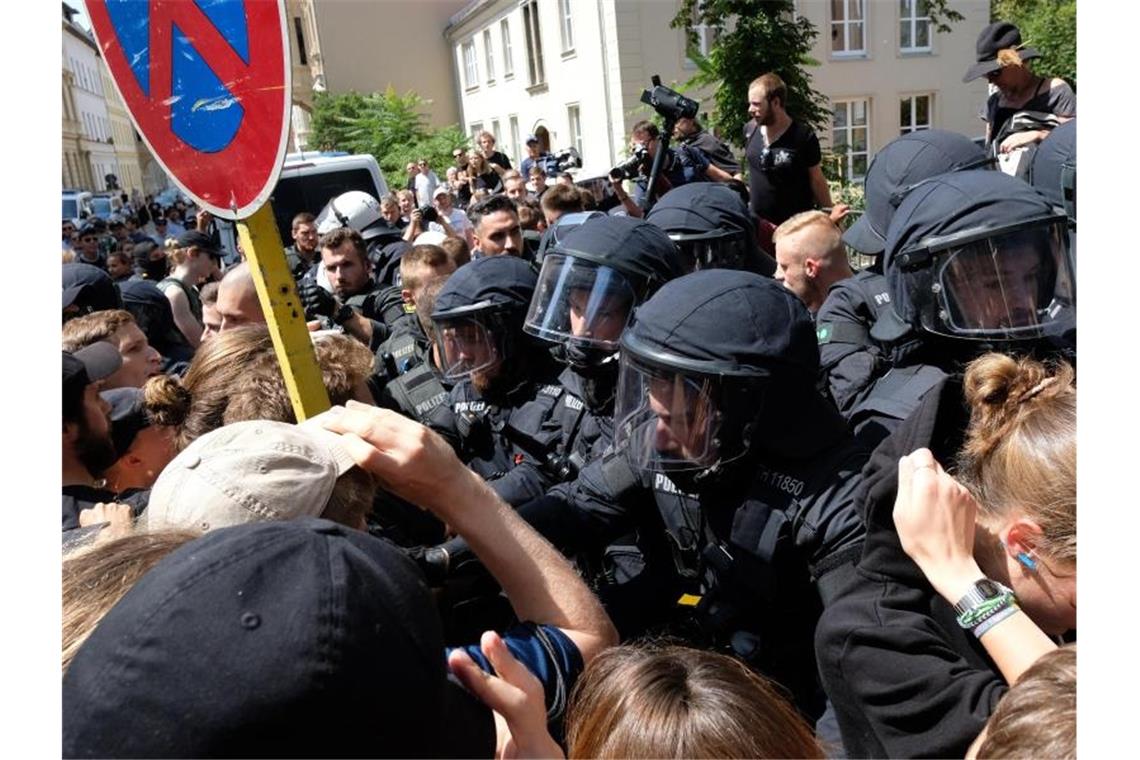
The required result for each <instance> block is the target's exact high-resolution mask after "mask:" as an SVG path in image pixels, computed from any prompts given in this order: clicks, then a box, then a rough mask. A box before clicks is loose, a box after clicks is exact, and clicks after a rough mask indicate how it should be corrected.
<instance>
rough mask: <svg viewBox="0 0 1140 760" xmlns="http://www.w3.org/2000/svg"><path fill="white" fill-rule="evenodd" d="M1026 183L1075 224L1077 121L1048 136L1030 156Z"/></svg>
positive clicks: (1067, 122)
mask: <svg viewBox="0 0 1140 760" xmlns="http://www.w3.org/2000/svg"><path fill="white" fill-rule="evenodd" d="M1029 183H1030V184H1031V185H1033V186H1034V187H1035V188H1037V192H1039V193H1041V194H1042V195H1044V196H1045V197H1046V198H1047V199H1048V200H1049V202H1050V203H1052V204H1053V205H1054V206H1056V207H1058V208H1062V209H1064V210H1065V214H1067V215H1068V217H1069V221H1070V222H1071V223H1072V225H1073V226H1074V227H1075V226H1076V224H1077V120H1076V119H1075V118H1073V119H1070V120H1069V121H1066V122H1065V123H1064V124H1062V125H1061V126H1059V127H1057V128H1056V129H1054V130H1052V131H1051V132H1049V136H1048V137H1046V138H1045V139H1044V140H1042V141H1041V144H1040V145H1038V146H1037V150H1036V151H1035V152H1034V154H1033V163H1032V164H1031V165H1030V169H1029Z"/></svg>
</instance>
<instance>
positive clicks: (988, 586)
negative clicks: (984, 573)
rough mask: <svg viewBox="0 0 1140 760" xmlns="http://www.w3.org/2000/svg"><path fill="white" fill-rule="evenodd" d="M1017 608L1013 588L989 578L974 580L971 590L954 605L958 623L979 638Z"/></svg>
mask: <svg viewBox="0 0 1140 760" xmlns="http://www.w3.org/2000/svg"><path fill="white" fill-rule="evenodd" d="M1017 610H1018V606H1017V597H1015V596H1014V595H1013V590H1012V589H1010V588H1009V587H1007V586H1003V585H1002V584H1000V583H998V582H997V581H994V580H990V579H989V578H981V579H979V580H977V581H974V585H973V586H972V587H971V588H970V590H969V591H967V592H966V594H965V595H964V596H963V597H962V598H961V599H959V600H958V603H957V604H955V605H954V612H955V613H956V614H957V616H958V625H960V626H962V627H963V628H965V629H966V630H968V631H971V632H973V634H974V635H975V636H977V637H978V638H981V636H982V634H983V633H985V632H986V631H988V630H989V629H990V628H993V627H994V626H995V625H997V624H998V623H1000V622H1001V621H1002V620H1005V619H1006V618H1007V617H1009V616H1010V615H1012V614H1013V613H1015V612H1017Z"/></svg>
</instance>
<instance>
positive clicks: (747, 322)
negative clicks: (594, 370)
mask: <svg viewBox="0 0 1140 760" xmlns="http://www.w3.org/2000/svg"><path fill="white" fill-rule="evenodd" d="M635 349H636V351H637V352H638V355H641V352H648V353H646V354H645V355H648V354H649V353H653V354H657V355H660V356H671V357H673V360H674V361H676V362H677V366H685V364H686V363H689V362H694V363H695V364H693V365H692V366H698V365H699V364H700V363H701V362H709V365H708V366H713V365H718V366H727V365H728V364H733V365H734V367H735V368H736V370H740V371H743V370H741V368H742V367H745V366H747V368H748V370H749V371H753V372H755V373H757V374H756V375H755V377H759V376H760V375H762V374H764V373H770V375H771V377H770V378H769V385H768V387H767V390H766V391H765V392H766V393H767V394H768V396H767V397H766V398H765V399H764V401H765V402H766V403H762V404H756V402H757V400H758V397H757V396H755V395H753V396H738V397H737V398H738V401H737V402H736V403H743V401H744V400H748V401H751V402H752V403H753V404H756V406H752V407H747V408H735V407H734V408H733V409H731V410H730V409H727V408H726V409H719V408H718V410H717V414H718V415H719V416H718V418H719V419H723V420H724V421H725V424H726V425H735V426H738V429H739V430H745V429H747V430H750V431H751V432H749V433H740V437H741V440H742V441H746V442H747V443H742V444H741V445H742V446H746V448H745V449H744V451H743V454H742V456H741V457H740V458H739V459H736V460H734V461H729V462H727V463H723V462H719V461H718V463H716V464H714V465H711V466H710V467H708V468H706V469H704V470H701V471H699V472H695V473H694V472H692V471H689V472H662V471H657V472H650V471H647V470H640V469H636V468H635V467H634V465H633V464H632V463H631V461H630V458H629V446H628V444H623V443H621V442H617V443H615V446H616V448H617V449H618V450H617V451H612V452H610V453H608V454H607V455H606V456H604V457H603V458H602V459H600V460H595V461H594V462H592V463H590V464H588V465H587V466H586V467H585V468H584V469H583V470H582V472H581V473H580V475H579V477H578V479H577V480H576V481H574V482H573V483H572V484H569V485H568V486H567V487H564V488H562V489H556V492H555V493H553V494H551V495H550V496H548V497H546V498H545V499H542V500H539V501H536V502H534V503H532V504H528V505H526V506H525V507H524V508H523V509H522V510H520V514H522V515H523V516H524V517H525V518H526V519H527V520H528V521H530V522H531V523H532V524H534V525H535V527H536V528H538V529H539V530H540V532H542V533H544V534H545V535H546V536H547V537H548V538H550V539H551V540H552V541H553V542H554V543H556V544H557V545H559V546H562V547H566V548H570V549H576V548H579V547H583V546H586V545H589V544H591V543H592V544H594V545H595V546H600V545H604V544H605V543H606V542H608V541H611V540H613V539H614V538H616V537H617V536H619V535H622V534H624V533H628V532H629V531H630V530H631V529H635V528H636V529H637V530H638V533H639V536H640V537H642V538H643V539H646V540H645V541H644V542H643V544H642V547H643V549H645V550H646V556H645V561H646V563H647V565H658V563H661V562H662V561H664V562H666V563H667V564H668V567H666V568H661V567H660V566H656V567H654V568H653V570H654V573H653V574H654V577H655V578H656V579H660V578H663V577H666V576H671V577H672V580H673V585H672V587H671V588H670V589H668V591H670V592H671V593H670V596H671V598H672V600H673V602H674V603H675V606H674V607H673V609H672V611H671V613H672V616H673V617H674V618H675V619H677V620H680V621H683V623H682V629H681V630H684V631H686V635H687V636H688V638H689V639H690V640H691V641H692V642H693V643H695V644H698V645H702V646H717V647H722V648H727V649H730V650H731V651H733V652H734V653H735V654H737V655H738V656H740V657H741V658H742V659H744V660H746V661H748V662H749V663H750V664H751V665H752V666H753V667H756V668H758V669H760V670H762V671H763V672H766V673H768V674H769V675H771V676H772V677H774V678H775V679H776V680H778V681H780V682H781V683H782V684H783V685H784V686H786V687H787V688H788V689H789V690H790V691H791V692H792V694H793V695H794V697H795V699H796V702H797V704H798V706H799V707H800V708H801V710H803V711H804V712H805V713H806V714H808V715H811V716H813V717H814V716H818V715H819V714H820V712H821V711H822V708H823V703H822V695H821V693H820V692H819V689H818V684H817V683H816V678H815V665H814V656H813V653H812V651H811V646H810V645H808V644H807V643H806V642H807V640H808V639H810V637H811V634H812V630H813V628H814V625H815V620H816V618H817V617H818V615H819V611H820V609H821V606H822V604H823V603H826V602H829V601H830V600H831V598H832V597H833V596H834V595H835V594H836V593H837V589H839V588H841V586H842V585H843V581H844V579H845V578H846V577H847V575H848V574H849V573H848V571H849V570H850V567H851V562H852V561H853V560H854V559H855V558H856V557H857V556H858V552H859V551H860V549H861V545H862V538H863V525H862V522H861V520H860V518H859V515H858V514H857V512H856V508H855V504H856V493H857V490H858V488H859V484H860V469H861V468H862V466H863V464H864V462H865V460H866V456H867V455H866V452H865V451H864V450H863V449H861V448H860V447H859V446H858V445H856V443H855V441H854V440H853V438H852V436H851V434H850V432H849V431H848V430H847V427H846V425H845V424H844V422H843V420H842V418H840V417H839V416H838V415H837V414H836V413H835V412H834V410H833V409H832V408H831V407H830V405H828V404H827V403H826V402H825V401H824V400H823V399H822V398H820V397H819V395H818V394H817V393H816V392H815V390H814V387H813V382H812V378H813V377H814V374H815V372H816V370H817V368H818V349H817V348H816V343H815V340H814V330H813V328H812V322H811V317H810V316H809V315H808V313H807V310H806V309H805V308H804V307H803V304H802V303H801V302H800V301H799V300H798V299H796V298H795V296H794V295H793V294H791V293H790V292H789V291H787V290H785V289H783V288H782V287H781V286H780V285H779V284H778V283H776V282H774V281H772V280H770V279H767V278H763V277H760V276H758V275H755V274H752V273H742V272H734V271H726V270H711V271H705V272H698V273H695V274H692V275H688V276H685V277H682V278H680V279H677V280H674V281H672V282H670V283H667V284H666V285H665V286H664V287H663V288H662V289H661V290H660V291H659V292H658V294H657V295H656V296H654V297H653V298H651V299H650V300H649V301H648V302H647V303H646V304H644V305H643V306H641V307H639V309H638V310H637V312H636V316H635V322H634V324H633V326H632V327H630V328H628V329H627V330H626V332H625V334H624V335H623V338H622V364H623V370H622V371H623V372H625V371H627V370H626V368H625V365H626V362H627V360H629V358H630V352H632V351H635ZM761 363H762V364H763V366H761ZM725 371H726V372H727V371H729V370H725ZM623 382H624V381H623ZM623 387H624V385H623ZM726 387H727V386H726ZM724 398H728V395H727V392H726V395H724V396H723V397H722V400H723V399H724ZM619 407H621V401H620V399H619ZM620 414H621V410H620V408H619V418H618V419H616V420H615V425H616V426H617V428H618V429H619V430H620V429H621V427H622V425H623V420H622V419H621V418H620ZM749 418H751V422H749V421H748V420H749ZM652 539H657V540H656V541H654V540H652ZM662 547H664V551H665V552H666V557H665V558H664V560H663V559H662V557H661V549H662ZM603 598H605V595H604V594H603ZM657 598H658V600H660V599H661V598H662V595H661V594H658V595H657ZM615 612H617V611H616V610H615ZM675 630H676V629H675Z"/></svg>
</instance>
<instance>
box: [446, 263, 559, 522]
mask: <svg viewBox="0 0 1140 760" xmlns="http://www.w3.org/2000/svg"><path fill="white" fill-rule="evenodd" d="M535 284H536V276H535V273H534V270H533V269H532V268H531V267H530V265H529V264H527V263H526V262H525V261H523V260H522V259H520V258H517V257H515V256H488V257H484V258H481V259H476V260H474V261H471V262H469V263H467V264H464V265H463V266H461V267H459V269H457V270H455V273H454V274H453V275H451V277H450V278H449V279H448V280H447V283H446V284H445V285H444V286H443V287H442V288H441V289H440V291H439V295H438V296H437V297H436V301H435V309H434V310H433V311H432V314H431V317H432V322H433V324H434V331H435V339H436V342H437V344H438V347H439V362H440V369H441V370H442V372H443V376H444V378H446V379H447V380H450V381H453V382H455V387H454V388H452V390H451V399H450V401H451V408H452V411H453V412H454V416H455V425H456V430H455V433H456V436H457V437H458V439H459V441H460V446H459V454H460V458H461V459H463V461H464V462H466V463H467V464H468V466H469V467H471V469H473V470H474V471H475V472H477V473H479V474H480V475H481V476H483V478H484V479H485V480H487V481H488V482H489V483H490V485H491V487H492V488H494V489H495V491H496V492H498V494H499V495H500V496H501V497H502V498H503V500H504V501H506V502H508V503H510V504H514V505H519V504H522V503H524V502H525V501H527V500H529V499H533V498H535V497H537V496H541V495H542V494H543V493H544V492H545V491H546V489H547V488H548V487H549V486H550V485H551V484H552V483H553V482H554V480H555V477H556V476H555V473H554V472H552V471H551V469H550V467H549V466H548V458H549V455H550V454H551V452H552V451H553V450H554V446H555V445H556V443H557V441H558V439H559V436H560V430H559V428H558V426H557V424H556V423H554V422H553V421H552V419H551V416H552V414H553V411H554V407H555V406H556V404H557V403H558V400H559V399H560V398H561V396H562V392H563V391H562V387H561V386H560V385H558V384H557V383H555V382H553V381H554V378H555V376H556V371H557V368H556V366H555V364H554V361H553V359H552V358H551V357H550V353H549V351H548V350H547V348H546V346H545V344H543V343H542V342H541V341H539V340H537V339H535V338H533V337H531V336H530V335H527V334H526V333H524V332H523V329H522V326H523V319H524V317H525V315H526V310H527V307H528V306H529V304H530V300H531V297H532V296H533V295H534V289H535ZM536 400H538V401H539V403H538V404H531V403H529V402H533V401H536Z"/></svg>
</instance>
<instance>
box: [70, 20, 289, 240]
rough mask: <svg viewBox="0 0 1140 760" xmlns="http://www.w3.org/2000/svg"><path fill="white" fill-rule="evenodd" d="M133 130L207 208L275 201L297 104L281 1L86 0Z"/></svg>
mask: <svg viewBox="0 0 1140 760" xmlns="http://www.w3.org/2000/svg"><path fill="white" fill-rule="evenodd" d="M87 11H88V15H89V16H90V18H91V25H92V27H93V29H94V32H95V39H96V42H97V43H98V45H99V49H100V50H101V51H102V53H103V59H104V60H105V61H106V62H107V68H108V69H109V71H110V72H111V78H112V79H113V80H114V82H115V87H116V89H117V90H118V92H119V95H120V96H121V97H122V100H123V103H124V104H126V106H127V110H128V111H129V112H130V114H131V119H132V121H133V122H134V124H135V128H136V129H137V130H138V131H139V134H140V135H142V137H143V139H144V140H145V141H146V143H147V145H148V146H149V147H150V150H151V152H152V153H153V154H154V157H155V158H156V159H157V160H158V161H159V163H161V164H162V166H163V168H164V169H166V171H167V173H168V174H170V175H171V176H172V177H173V178H174V180H175V182H177V183H178V186H179V187H181V188H182V189H183V190H184V191H185V192H186V193H187V194H188V195H190V196H191V197H192V198H193V199H194V201H195V202H196V203H197V204H198V205H199V206H201V207H203V208H205V209H207V210H209V211H210V213H212V214H215V215H217V216H220V217H222V218H225V219H238V218H244V217H246V216H249V215H250V214H252V213H253V212H254V211H255V210H257V209H258V208H259V207H260V206H261V205H262V204H263V203H265V201H266V200H267V199H268V198H269V195H270V193H271V192H272V191H273V187H274V186H275V185H276V183H277V176H278V174H279V173H280V171H281V164H282V161H283V159H284V155H285V144H286V141H287V139H288V135H289V113H290V106H291V100H292V90H291V79H290V68H289V55H288V51H289V38H288V28H287V26H286V12H285V3H284V0H87Z"/></svg>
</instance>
